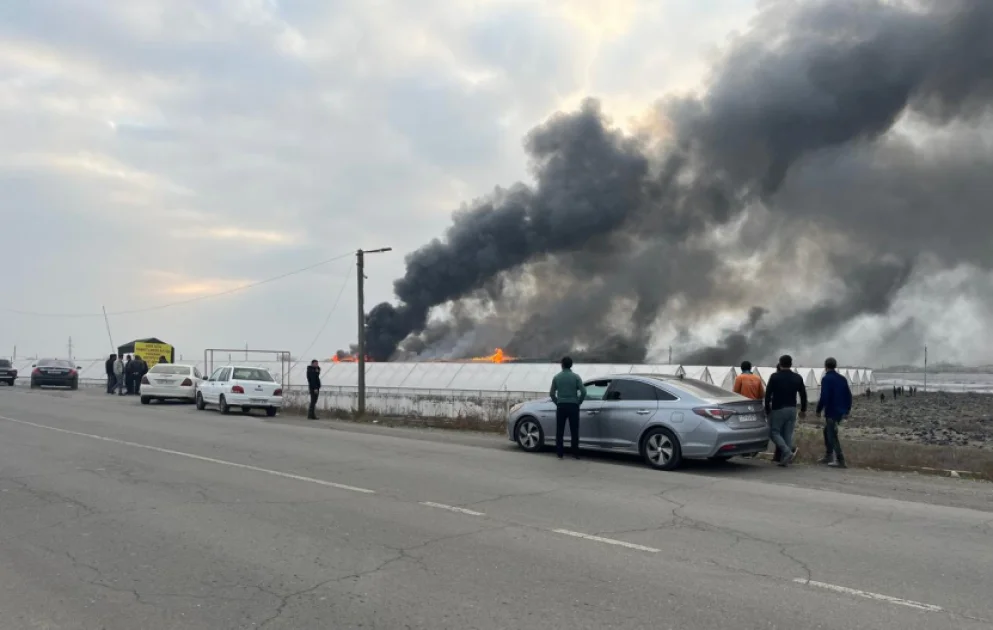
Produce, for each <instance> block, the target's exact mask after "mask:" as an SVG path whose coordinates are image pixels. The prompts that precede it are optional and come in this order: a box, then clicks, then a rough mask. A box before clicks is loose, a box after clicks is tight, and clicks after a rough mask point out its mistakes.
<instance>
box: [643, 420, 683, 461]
mask: <svg viewBox="0 0 993 630" xmlns="http://www.w3.org/2000/svg"><path fill="white" fill-rule="evenodd" d="M642 444H643V446H642V448H641V452H642V454H643V455H644V457H645V462H646V463H647V464H648V465H649V466H651V467H652V468H655V469H658V470H672V469H674V468H676V467H678V466H679V464H680V462H681V461H682V459H683V455H682V451H681V449H680V448H679V440H677V439H676V436H674V435H673V434H672V433H671V432H670V431H669V430H668V429H662V428H658V429H652V430H651V431H649V432H648V434H647V435H645V440H644V442H642Z"/></svg>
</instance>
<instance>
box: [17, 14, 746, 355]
mask: <svg viewBox="0 0 993 630" xmlns="http://www.w3.org/2000/svg"><path fill="white" fill-rule="evenodd" d="M752 4H753V3H752V1H751V0H707V1H706V2H692V3H691V2H683V1H680V0H668V1H661V2H660V1H659V0H643V1H642V0H616V1H613V2H606V1H600V0H562V1H561V2H555V1H549V2H525V1H514V0H506V1H503V0H489V1H478V2H452V1H441V0H422V1H420V2H417V3H413V2H405V1H401V0H384V1H377V2H368V1H351V0H334V1H329V0H281V1H280V0H206V1H203V0H129V1H128V2H91V1H88V0H47V1H46V2H30V3H29V2H8V3H4V4H3V6H2V7H0V134H2V137H3V139H4V141H3V143H0V181H2V187H3V201H2V205H0V225H2V226H3V227H2V228H0V229H2V233H3V235H4V237H5V238H4V239H3V248H4V249H3V259H4V261H5V265H4V274H3V280H2V283H0V286H2V287H3V290H2V305H0V306H2V307H4V308H7V309H16V310H20V311H30V312H35V313H44V314H52V313H81V314H93V313H99V312H100V309H101V306H104V305H105V306H106V308H107V310H108V311H110V312H112V313H113V312H118V311H123V310H129V309H136V308H144V307H151V306H155V305H158V304H163V303H169V302H174V301H177V300H183V299H187V298H191V297H196V296H198V295H203V294H207V293H212V292H216V291H222V290H225V289H228V288H232V287H236V286H239V285H241V284H244V283H247V282H252V281H256V280H259V279H262V278H265V277H268V276H273V275H276V274H279V273H282V272H284V271H289V270H292V269H295V268H299V267H303V266H306V265H309V264H311V263H314V262H316V261H319V260H322V259H325V258H330V257H332V256H334V255H336V254H339V253H344V252H348V251H350V250H354V249H355V248H356V247H359V246H362V247H380V246H392V247H394V248H395V250H396V251H395V253H393V254H386V255H381V256H377V257H375V258H370V260H369V266H368V276H369V281H368V285H367V296H368V297H367V299H368V303H369V304H370V305H372V304H375V303H376V302H378V301H380V300H383V299H389V298H391V297H392V296H391V293H392V290H391V288H392V287H391V284H392V281H393V280H394V278H396V277H398V276H400V275H402V273H403V256H404V255H405V254H406V253H408V252H409V251H412V250H413V249H416V248H417V247H418V246H419V245H421V244H423V243H424V242H425V241H427V240H429V239H430V238H431V237H433V236H435V235H436V234H438V233H440V232H441V231H442V230H443V229H444V227H445V226H446V225H447V224H448V223H449V219H450V214H451V212H452V211H453V210H454V209H456V208H457V207H458V205H459V204H460V203H461V202H462V201H464V200H466V199H469V198H472V197H474V196H477V195H479V194H483V193H486V192H488V191H489V190H491V189H492V187H493V186H494V185H497V184H505V183H507V182H512V181H515V180H518V179H521V178H522V177H526V170H525V169H526V164H525V162H524V159H523V150H522V144H521V142H522V141H521V139H522V137H523V136H524V134H525V133H526V132H527V130H528V129H530V128H531V127H533V126H534V125H535V124H536V123H538V122H540V121H541V120H543V119H544V118H545V117H547V116H548V115H550V114H551V113H553V112H554V111H556V110H558V109H561V108H573V107H576V106H578V104H579V102H580V101H581V99H582V98H583V97H585V96H587V95H594V96H598V97H600V98H602V99H603V102H604V108H605V110H606V111H608V112H609V113H611V114H613V115H614V116H615V118H616V119H617V120H619V121H622V122H623V121H626V120H627V119H628V118H630V117H633V116H637V115H640V114H641V113H642V112H643V111H644V110H645V109H646V108H647V107H648V106H649V105H650V104H651V102H652V101H653V100H654V99H656V98H658V97H659V96H662V95H664V94H666V93H670V92H672V91H680V90H687V89H690V88H692V87H694V86H695V85H696V84H697V82H698V81H699V80H700V78H701V76H702V73H703V71H704V68H705V67H706V62H707V59H708V57H709V56H710V55H712V54H714V50H715V48H716V47H717V46H719V45H720V44H721V42H722V41H723V40H724V38H725V37H726V36H727V34H728V33H730V32H731V31H732V30H733V29H735V28H739V27H740V26H742V25H743V24H745V23H746V21H747V20H748V18H749V15H750V14H751V12H752V11H753V6H752ZM350 262H351V260H349V259H345V260H342V261H341V262H340V263H335V264H330V265H328V266H326V267H324V268H321V269H319V270H316V271H314V272H310V273H306V274H301V275H299V276H295V277H293V278H290V279H287V280H284V281H281V282H278V283H272V284H269V285H266V286H262V287H258V288H255V289H250V290H247V291H244V292H240V293H236V294H234V295H230V296H227V297H221V298H216V299H210V300H205V301H202V302H197V303H194V304H190V305H185V306H176V307H173V308H167V309H162V310H155V311H150V312H147V313H143V314H134V315H120V316H112V317H111V320H110V323H111V331H112V333H113V339H114V342H115V343H122V342H124V341H127V340H130V339H133V338H135V337H143V336H158V337H161V338H162V339H165V340H166V341H169V342H172V343H173V344H175V345H176V346H177V351H178V352H179V353H183V354H185V355H187V356H189V355H199V354H200V353H201V352H202V349H203V348H204V347H208V346H214V347H221V346H235V347H242V346H244V345H245V343H248V344H249V345H251V346H252V347H256V348H273V349H286V350H290V351H292V352H294V353H298V352H301V351H303V350H304V349H305V348H306V347H307V345H308V344H309V343H310V342H311V340H312V339H313V337H314V335H315V334H316V333H317V331H318V329H319V327H320V326H321V323H322V322H323V321H324V320H325V317H326V316H327V313H328V311H329V309H330V308H331V304H332V303H333V300H334V297H335V295H336V294H337V292H338V290H339V287H340V286H341V283H342V281H343V280H344V279H345V276H346V273H348V272H349V264H350ZM352 275H354V271H352ZM349 283H350V284H349V286H348V288H347V289H346V291H345V293H344V297H343V298H342V300H341V303H340V304H339V306H338V308H337V310H336V312H335V313H334V315H332V317H331V319H330V323H329V325H328V327H327V329H326V331H325V332H324V334H323V335H322V337H321V339H320V341H319V342H318V343H317V344H316V345H315V347H314V349H313V350H312V351H311V352H310V354H312V355H314V356H320V357H321V358H324V357H325V356H328V355H330V354H331V353H332V352H333V351H334V350H335V349H337V348H339V347H344V346H347V344H348V343H349V342H351V341H353V340H354V337H355V334H354V330H355V317H356V314H355V297H354V278H351V279H350V280H349ZM70 336H72V338H73V343H74V344H75V347H74V354H75V355H76V356H78V357H91V356H98V355H101V354H104V353H106V352H108V348H109V342H108V340H107V332H106V330H105V327H104V323H103V320H102V318H101V317H74V318H66V317H42V316H39V315H31V316H28V315H23V314H16V313H12V312H10V311H7V310H2V309H0V355H8V354H9V353H11V352H12V351H13V347H14V346H15V345H16V346H17V352H18V355H19V356H28V355H33V354H35V353H40V354H49V355H51V354H56V355H64V354H65V353H66V344H67V340H68V338H69V337H70Z"/></svg>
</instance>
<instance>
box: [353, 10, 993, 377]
mask: <svg viewBox="0 0 993 630" xmlns="http://www.w3.org/2000/svg"><path fill="white" fill-rule="evenodd" d="M764 6H765V8H764V10H763V11H762V12H761V13H760V14H759V16H758V17H757V19H756V20H755V22H754V23H753V26H752V27H751V29H750V30H749V31H748V32H746V33H745V34H743V35H740V36H738V37H736V38H735V39H733V40H732V43H731V44H730V45H729V47H728V49H727V50H726V53H725V55H724V57H723V59H722V60H721V61H720V62H719V63H717V64H716V65H715V67H714V68H713V71H712V74H711V77H710V79H709V81H708V83H707V87H706V89H705V90H704V91H703V93H702V94H701V95H699V96H695V97H683V98H674V99H666V100H663V101H662V102H660V103H659V104H658V105H657V107H656V108H655V120H654V122H655V123H656V124H654V125H652V126H649V127H646V129H644V130H640V131H639V133H637V134H635V135H625V134H623V133H622V132H620V131H618V130H616V129H614V128H613V127H611V124H610V121H608V120H607V119H606V118H605V116H604V115H603V114H602V112H601V111H600V108H599V106H598V104H597V103H596V102H595V101H592V100H588V101H586V102H585V103H584V104H583V106H582V107H581V108H580V110H579V111H578V112H575V113H572V114H557V115H555V116H553V117H552V118H551V119H550V120H549V121H548V122H546V123H544V124H542V125H540V126H539V127H537V128H536V129H534V130H533V131H532V132H531V133H530V134H529V135H528V137H527V139H526V141H525V149H526V151H527V154H528V157H529V160H530V163H531V170H532V175H533V178H534V184H533V185H526V184H517V185H515V186H513V187H511V188H509V189H497V190H495V191H494V192H493V193H492V194H491V195H488V196H487V197H484V198H482V199H478V200H476V201H474V202H473V203H471V204H469V205H467V206H466V207H464V208H462V209H461V210H459V211H458V212H456V213H455V215H454V217H453V222H452V225H451V227H449V229H448V230H447V231H446V233H445V235H444V237H443V238H441V239H436V240H434V241H432V242H431V243H429V244H428V245H426V246H424V247H422V248H421V249H419V250H417V251H415V252H414V253H412V254H411V255H410V256H408V257H407V260H406V263H407V272H406V274H405V275H404V277H403V278H401V279H399V280H397V281H396V283H395V285H394V288H395V293H396V296H397V298H398V299H399V304H398V305H397V306H394V305H392V304H389V303H383V304H380V305H378V306H376V307H375V308H373V309H372V311H371V312H370V313H369V314H368V316H367V326H368V335H367V341H368V351H369V354H370V355H371V356H372V357H373V358H374V359H376V360H387V359H389V358H391V357H392V356H394V355H395V353H396V352H397V349H398V348H399V347H400V346H401V343H403V342H404V340H407V343H405V344H404V347H405V348H408V345H409V349H410V350H413V351H415V353H416V352H422V351H424V350H426V349H429V348H430V347H431V346H432V345H433V344H435V343H440V341H439V340H440V339H442V338H444V337H445V335H444V334H441V332H440V331H441V329H437V330H435V331H432V329H431V327H432V326H433V325H434V324H432V323H430V322H429V320H428V318H429V315H430V314H431V310H432V309H433V308H435V307H438V306H442V305H446V304H450V303H461V304H463V313H465V312H472V311H473V309H477V311H478V313H479V315H478V318H477V320H476V321H477V322H479V323H480V324H481V323H483V322H488V323H489V324H490V325H491V326H497V327H499V326H503V328H504V330H505V338H506V340H507V345H508V348H509V349H510V350H512V352H513V353H514V354H517V355H520V356H530V357H536V356H547V357H549V358H555V357H557V356H558V355H560V354H562V353H565V352H573V353H578V352H585V353H587V354H590V353H592V354H600V355H609V356H605V357H604V358H606V359H608V360H618V361H638V360H643V359H644V358H645V357H646V355H647V353H648V348H649V345H650V343H651V338H652V327H653V326H654V325H658V324H659V323H663V324H665V323H671V320H672V319H673V318H676V317H679V318H693V317H700V316H703V315H705V314H707V313H713V312H719V311H721V310H729V309H738V310H741V309H747V308H748V307H749V306H754V308H753V309H752V311H751V314H750V316H749V317H748V319H747V321H746V322H745V323H744V324H742V326H741V327H740V328H739V329H738V330H735V331H731V332H730V333H729V334H728V335H727V336H726V337H725V338H724V339H723V340H722V342H721V344H719V346H717V347H714V348H705V349H703V350H701V351H699V352H696V353H691V354H690V355H689V356H688V357H685V358H684V360H685V361H686V362H688V363H689V362H699V363H703V364H706V363H713V364H717V363H725V364H726V363H736V362H737V361H738V360H739V359H740V358H741V356H742V355H744V354H753V355H759V356H772V355H773V354H775V353H776V352H777V351H778V348H780V347H784V346H790V347H795V346H797V345H800V344H802V343H806V342H809V341H810V340H814V339H824V338H827V337H830V336H831V335H833V334H835V333H836V332H837V331H839V330H840V329H841V328H842V327H844V326H845V325H846V324H847V323H848V322H850V321H852V320H853V319H854V318H857V317H859V316H862V315H871V314H886V313H887V312H888V310H889V309H890V306H891V305H892V303H893V300H895V299H896V298H897V296H898V294H899V292H900V290H901V288H902V287H903V286H904V284H905V283H906V282H907V279H908V277H909V272H910V270H911V269H912V268H913V267H914V264H915V261H916V260H917V258H918V257H919V256H921V255H922V254H929V255H933V256H935V257H937V258H938V259H940V260H943V261H944V263H945V264H947V265H954V264H958V263H961V262H969V263H973V264H976V265H980V266H987V267H988V266H989V265H990V264H991V263H993V248H990V247H989V234H990V228H991V227H993V226H991V223H993V213H990V212H989V199H990V198H991V197H990V195H991V194H993V190H991V184H990V183H989V182H990V181H991V178H989V177H988V173H989V172H990V167H991V165H993V151H991V150H990V145H989V143H988V141H987V142H984V141H983V140H982V139H981V138H977V133H976V129H977V127H981V122H982V120H983V117H985V116H988V115H989V112H990V104H991V101H993V70H991V68H993V37H991V36H990V33H993V2H990V1H989V0H933V1H925V0H920V1H916V2H904V3H900V2H883V1H881V0H861V1H856V0H851V1H846V2H838V1H837V0H827V1H825V0H820V1H812V2H793V1H789V2H771V3H766V4H765V5H764ZM936 129H939V130H942V131H944V132H946V134H945V136H944V138H945V139H944V140H941V139H937V140H936V139H934V134H931V135H928V134H929V133H930V132H933V131H934V130H936ZM915 133H916V134H918V135H922V136H923V137H927V138H930V139H929V140H928V143H927V144H925V145H924V146H923V148H922V146H921V144H920V142H917V141H915V138H914V134H915ZM949 137H951V138H953V140H949V139H948V138H949ZM742 222H744V223H743V225H744V226H745V227H743V228H742V227H741V225H742ZM735 226H738V229H742V230H743V232H742V236H741V238H740V239H739V240H738V241H732V242H731V243H730V244H728V241H727V240H726V239H725V240H724V241H719V242H721V243H723V244H721V245H715V244H714V242H718V241H715V239H714V238H713V236H712V235H714V234H716V233H718V232H719V231H721V230H729V229H734V228H735ZM965 226H969V227H968V228H966V227H965ZM794 236H795V237H796V238H793V237H794ZM801 241H803V243H807V245H805V246H807V247H809V248H810V249H811V250H812V251H816V252H820V253H823V254H825V255H824V256H822V257H821V258H820V260H822V261H823V262H822V263H821V267H820V268H819V269H816V275H817V276H818V277H819V278H820V279H822V280H824V281H826V282H829V283H830V282H833V283H835V284H839V283H840V284H841V285H842V286H844V287H845V288H844V289H842V290H837V291H836V292H835V295H834V297H830V296H829V297H828V298H825V299H823V300H820V301H816V302H815V303H813V304H812V305H810V306H807V307H801V308H800V309H799V311H797V310H796V309H794V312H792V313H788V314H785V315H780V313H779V312H780V311H781V310H783V309H782V308H780V306H782V305H779V304H777V303H776V300H777V298H776V295H775V292H774V291H770V290H769V289H768V286H770V285H771V286H776V285H777V284H778V283H781V282H785V281H786V280H788V278H789V276H790V274H791V273H793V272H794V271H795V272H797V273H799V271H797V270H793V271H791V270H790V269H788V268H783V266H774V267H775V269H776V272H775V274H774V275H767V276H761V275H760V277H756V278H750V279H746V280H741V279H739V280H737V281H732V280H730V279H729V277H730V275H731V271H733V269H732V270H730V271H729V269H728V267H727V262H726V261H727V260H734V258H735V256H739V257H746V256H748V255H754V254H758V255H760V256H761V257H763V258H765V259H769V260H773V261H775V260H777V259H784V258H788V257H790V256H794V257H796V256H798V255H799V254H802V251H800V249H801ZM800 258H801V259H802V255H801V256H800ZM880 261H883V262H880ZM801 266H802V265H801ZM805 271H807V272H810V270H809V269H807V270H805ZM763 287H765V288H764V289H763ZM456 328H457V329H458V330H459V333H458V334H464V333H465V330H466V327H465V326H464V325H461V326H458V327H450V328H448V329H445V330H447V331H449V332H451V331H453V330H455V329H456ZM485 350H486V351H490V350H492V348H488V349H485ZM756 360H758V359H757V358H753V361H756Z"/></svg>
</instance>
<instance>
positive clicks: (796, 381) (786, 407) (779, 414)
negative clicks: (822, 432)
mask: <svg viewBox="0 0 993 630" xmlns="http://www.w3.org/2000/svg"><path fill="white" fill-rule="evenodd" d="M779 367H780V370H779V371H777V372H776V373H775V374H773V375H772V376H770V377H769V383H768V384H767V385H766V388H765V413H766V415H767V416H768V417H769V433H770V435H769V437H770V438H771V439H772V441H773V443H775V445H776V447H777V449H778V450H779V451H781V452H782V458H781V459H780V461H779V465H780V466H789V465H790V463H791V462H792V461H793V458H794V457H796V452H797V449H795V448H794V447H793V432H794V430H795V429H796V419H797V410H796V400H797V397H798V396H799V398H800V417H801V418H805V417H806V416H807V385H806V383H804V382H803V377H802V376H800V375H799V374H797V373H796V372H794V371H793V357H791V356H790V355H788V354H784V355H783V356H781V357H779Z"/></svg>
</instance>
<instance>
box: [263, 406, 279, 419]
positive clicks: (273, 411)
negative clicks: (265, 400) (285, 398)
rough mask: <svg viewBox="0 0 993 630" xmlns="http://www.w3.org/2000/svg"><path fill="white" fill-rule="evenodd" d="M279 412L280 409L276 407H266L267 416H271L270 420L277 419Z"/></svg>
mask: <svg viewBox="0 0 993 630" xmlns="http://www.w3.org/2000/svg"><path fill="white" fill-rule="evenodd" d="M278 412H279V409H276V408H275V407H266V410H265V415H267V416H269V417H270V418H275V417H276V414H277V413H278Z"/></svg>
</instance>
